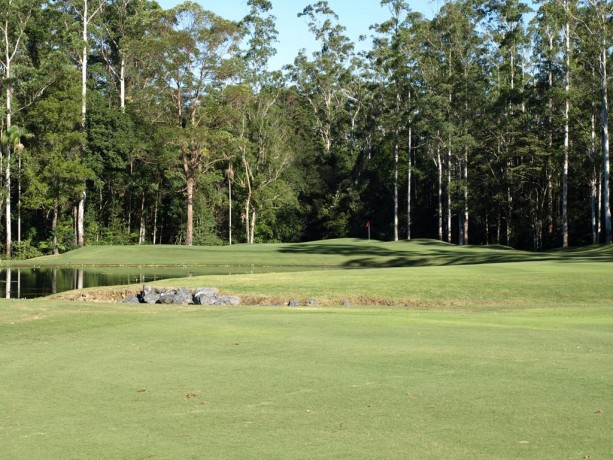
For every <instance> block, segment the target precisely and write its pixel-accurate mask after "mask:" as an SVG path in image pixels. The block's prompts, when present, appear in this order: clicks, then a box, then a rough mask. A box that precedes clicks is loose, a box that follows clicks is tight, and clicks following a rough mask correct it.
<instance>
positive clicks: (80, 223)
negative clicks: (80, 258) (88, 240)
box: [77, 190, 86, 247]
mask: <svg viewBox="0 0 613 460" xmlns="http://www.w3.org/2000/svg"><path fill="white" fill-rule="evenodd" d="M85 197H86V192H85V190H83V193H82V194H81V199H80V200H79V205H78V208H77V245H78V246H79V247H83V245H84V244H85Z"/></svg>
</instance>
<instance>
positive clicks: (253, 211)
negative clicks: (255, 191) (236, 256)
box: [249, 208, 255, 244]
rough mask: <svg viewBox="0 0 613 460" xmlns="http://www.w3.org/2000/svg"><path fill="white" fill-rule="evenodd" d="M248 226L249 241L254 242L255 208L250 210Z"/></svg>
mask: <svg viewBox="0 0 613 460" xmlns="http://www.w3.org/2000/svg"><path fill="white" fill-rule="evenodd" d="M250 225H251V226H250V228H249V243H251V244H253V243H254V242H255V208H252V210H251V223H250Z"/></svg>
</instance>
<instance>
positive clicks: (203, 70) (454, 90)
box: [0, 0, 613, 258]
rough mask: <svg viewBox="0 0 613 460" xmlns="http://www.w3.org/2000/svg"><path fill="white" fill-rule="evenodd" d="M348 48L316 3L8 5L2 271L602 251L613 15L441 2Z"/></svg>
mask: <svg viewBox="0 0 613 460" xmlns="http://www.w3.org/2000/svg"><path fill="white" fill-rule="evenodd" d="M381 3H382V5H384V6H387V7H388V10H389V19H388V20H386V21H385V22H383V23H381V24H373V25H372V27H371V28H370V30H367V31H364V35H365V37H366V38H365V39H366V40H368V43H369V44H370V46H369V50H368V51H364V52H357V51H356V48H355V44H354V43H352V42H351V41H350V40H349V38H348V37H347V36H346V33H345V28H344V27H343V25H342V22H340V21H339V18H338V17H337V15H336V14H335V12H334V11H333V10H332V9H331V8H330V6H329V4H328V3H327V2H325V1H319V2H316V3H313V4H311V5H306V6H305V7H304V9H303V10H302V12H301V13H300V14H299V16H302V17H303V19H304V22H305V27H308V28H309V30H310V32H311V33H312V34H313V36H314V38H315V39H316V40H317V43H318V49H317V51H316V52H313V53H306V52H304V51H303V52H300V53H299V54H298V55H297V56H296V58H295V60H294V61H293V63H289V64H288V65H287V66H286V67H284V68H283V69H282V70H271V69H270V67H269V65H268V61H269V59H270V58H271V57H272V56H273V55H274V54H275V47H276V46H277V40H276V36H277V32H276V29H275V17H274V11H273V10H272V8H271V4H270V2H269V1H268V0H249V1H248V5H249V8H250V11H249V14H248V15H247V16H246V17H245V18H243V19H242V20H241V21H239V22H232V21H229V20H226V19H224V18H221V17H218V16H216V15H215V14H213V13H212V12H210V11H207V10H206V9H205V8H204V7H202V6H200V5H198V4H196V3H191V2H186V3H182V4H180V5H178V6H177V7H175V8H173V9H170V10H163V9H161V8H160V7H159V5H158V4H157V3H156V2H155V1H150V0H0V33H1V34H0V35H1V37H0V44H1V46H0V70H1V76H0V89H1V95H0V101H1V102H2V108H0V112H1V113H0V115H1V122H0V134H1V143H0V153H1V156H0V171H1V179H0V185H1V187H0V202H1V204H2V209H1V217H2V223H1V224H0V229H1V231H2V235H3V238H2V240H3V241H2V244H3V248H2V252H3V254H5V256H4V257H6V258H25V257H32V256H36V255H40V254H48V253H58V252H62V251H67V250H70V249H73V248H76V247H79V246H82V245H94V244H132V243H140V244H187V245H192V244H193V245H196V244H198V245H201V244H232V243H255V242H279V241H282V242H292V241H305V240H315V239H326V238H336V237H346V236H348V237H362V238H364V237H366V236H367V235H368V234H370V235H371V236H372V238H378V239H383V240H398V239H411V238H423V237H427V238H438V239H440V240H443V241H448V242H451V243H454V244H503V245H509V246H513V247H518V248H526V249H531V250H537V251H538V250H543V249H547V248H552V247H566V246H569V245H570V246H574V245H582V244H591V243H611V233H612V231H611V210H610V204H611V198H610V188H611V187H610V184H609V181H610V179H609V144H610V141H609V129H608V127H609V115H608V102H609V94H610V89H611V88H610V85H611V75H612V74H613V72H612V69H611V62H612V61H613V57H612V56H611V54H612V50H613V2H610V1H608V0H579V1H578V0H541V1H540V2H536V3H534V4H532V3H531V4H530V6H528V4H526V3H522V2H521V1H520V0H447V1H445V2H444V3H443V4H442V6H441V8H440V11H438V13H436V14H435V15H434V16H433V17H432V18H425V17H424V16H422V15H421V14H419V13H416V12H414V11H412V10H411V8H410V7H409V2H404V1H401V0H382V1H381Z"/></svg>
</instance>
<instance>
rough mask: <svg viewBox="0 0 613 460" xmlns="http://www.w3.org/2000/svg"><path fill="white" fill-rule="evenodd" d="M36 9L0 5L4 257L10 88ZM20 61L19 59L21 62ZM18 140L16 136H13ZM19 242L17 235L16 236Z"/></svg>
mask: <svg viewBox="0 0 613 460" xmlns="http://www.w3.org/2000/svg"><path fill="white" fill-rule="evenodd" d="M37 7H38V2H37V1H35V0H2V1H0V35H1V36H0V47H1V48H2V49H1V51H0V70H1V71H2V72H1V77H0V78H1V80H0V81H1V85H0V86H2V87H4V88H5V113H4V115H5V116H4V119H3V120H2V123H1V124H0V134H1V135H3V136H4V137H6V139H7V140H8V142H5V143H4V147H5V149H4V150H5V152H4V154H5V155H6V157H5V158H2V159H3V160H4V162H5V171H4V173H5V174H4V178H5V183H4V185H5V189H6V191H5V194H6V196H5V214H6V215H5V217H6V229H5V230H6V246H5V250H6V254H7V257H10V255H11V246H12V216H11V200H12V198H11V169H12V159H11V153H12V150H13V147H14V145H13V143H12V142H11V139H12V138H13V137H14V135H15V132H11V128H12V125H13V114H14V111H15V107H14V103H15V101H14V94H13V92H14V87H15V70H14V68H15V63H16V61H17V60H19V59H20V58H23V57H24V54H25V53H24V51H25V44H26V40H27V35H26V34H27V28H28V26H29V24H30V21H31V19H32V15H33V12H34V10H35V9H36V8H37ZM22 60H23V59H22ZM17 137H19V136H17ZM18 238H19V239H21V232H18Z"/></svg>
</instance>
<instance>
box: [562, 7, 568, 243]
mask: <svg viewBox="0 0 613 460" xmlns="http://www.w3.org/2000/svg"><path fill="white" fill-rule="evenodd" d="M564 9H565V11H566V15H567V17H568V0H566V1H565V2H564ZM564 30H565V33H564V38H565V47H564V54H565V61H566V68H565V69H564V92H565V94H566V101H565V104H564V164H563V166H562V247H565V248H567V247H568V151H569V148H570V22H569V21H568V19H567V21H566V27H565V29H564Z"/></svg>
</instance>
